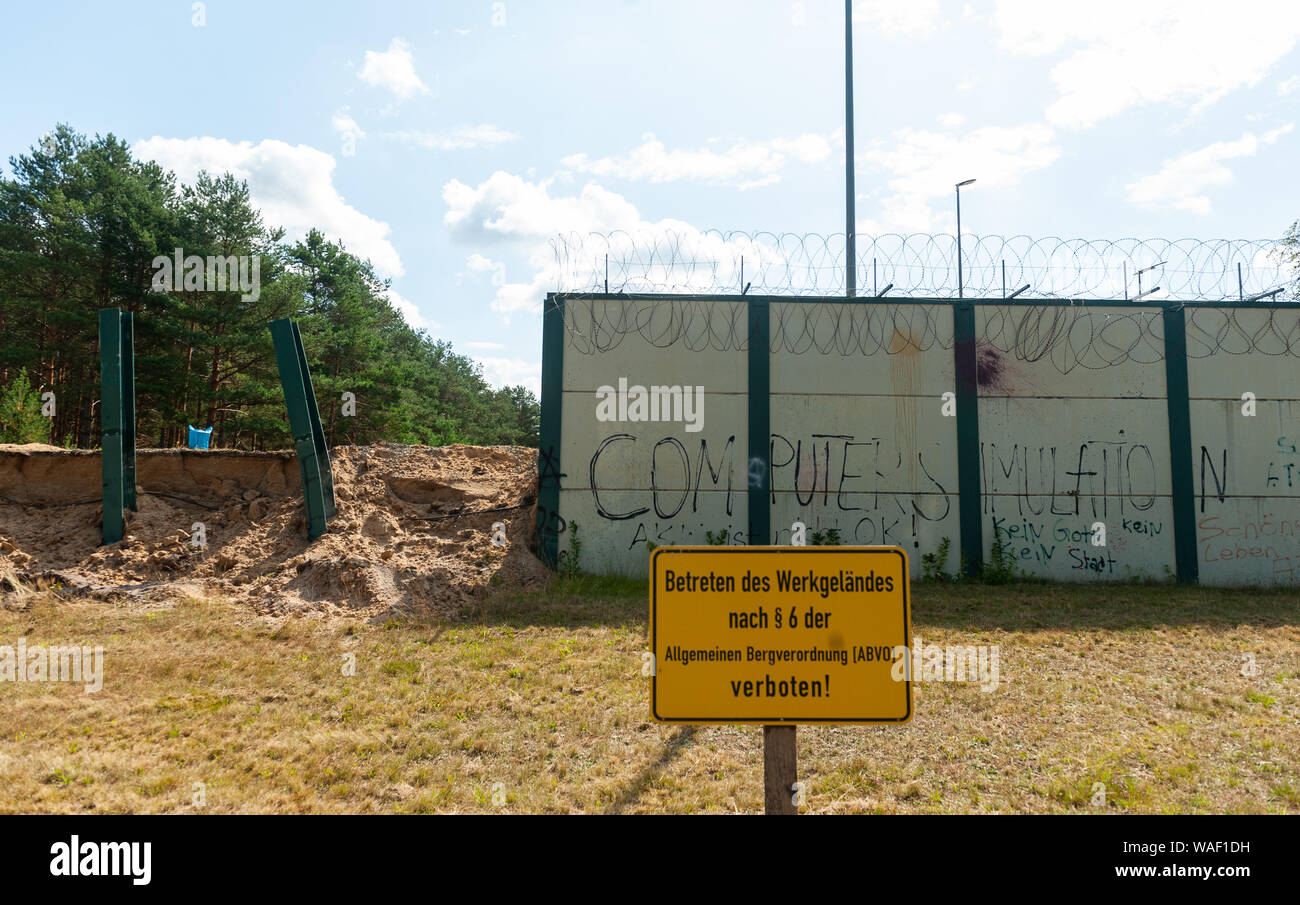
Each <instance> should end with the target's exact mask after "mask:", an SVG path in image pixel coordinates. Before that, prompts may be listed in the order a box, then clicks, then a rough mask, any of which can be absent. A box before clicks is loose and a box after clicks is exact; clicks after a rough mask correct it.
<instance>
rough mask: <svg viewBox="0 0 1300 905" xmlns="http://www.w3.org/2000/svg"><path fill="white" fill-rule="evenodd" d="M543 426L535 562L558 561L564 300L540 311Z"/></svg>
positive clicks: (550, 300) (554, 563)
mask: <svg viewBox="0 0 1300 905" xmlns="http://www.w3.org/2000/svg"><path fill="white" fill-rule="evenodd" d="M542 312H543V313H542V423H541V427H540V437H539V439H540V443H539V444H538V447H539V448H538V450H537V558H538V559H540V560H541V561H542V562H543V563H545V564H546V565H547V566H548V567H549V568H552V569H554V568H556V567H557V566H558V565H559V561H560V531H561V526H562V525H563V524H564V523H563V522H562V521H561V520H560V490H561V489H563V488H562V487H561V480H562V479H563V478H564V474H563V473H562V472H561V471H560V410H561V407H562V406H563V404H564V385H563V381H564V298H563V297H562V296H554V295H551V296H547V298H546V304H545V306H544V307H543V309H542Z"/></svg>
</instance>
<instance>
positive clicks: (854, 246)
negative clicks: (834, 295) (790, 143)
mask: <svg viewBox="0 0 1300 905" xmlns="http://www.w3.org/2000/svg"><path fill="white" fill-rule="evenodd" d="M844 153H845V161H844V166H845V171H846V172H845V176H846V177H847V178H846V179H845V191H844V203H845V215H844V232H845V235H846V239H847V242H848V247H847V248H846V249H845V255H846V256H847V258H848V260H847V261H846V262H845V271H844V276H845V287H846V290H847V294H848V297H849V298H853V297H854V296H855V295H857V294H858V273H857V271H858V241H857V239H858V237H857V235H856V232H857V213H856V210H855V208H856V199H855V198H854V188H853V0H844Z"/></svg>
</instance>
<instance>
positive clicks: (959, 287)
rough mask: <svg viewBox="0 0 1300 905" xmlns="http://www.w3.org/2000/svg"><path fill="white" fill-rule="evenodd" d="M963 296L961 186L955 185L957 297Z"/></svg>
mask: <svg viewBox="0 0 1300 905" xmlns="http://www.w3.org/2000/svg"><path fill="white" fill-rule="evenodd" d="M963 297H964V296H963V295H962V272H961V186H957V298H963Z"/></svg>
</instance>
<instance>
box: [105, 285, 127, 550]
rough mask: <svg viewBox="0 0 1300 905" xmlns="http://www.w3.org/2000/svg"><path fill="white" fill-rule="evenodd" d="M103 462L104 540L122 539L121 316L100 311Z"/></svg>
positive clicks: (116, 310)
mask: <svg viewBox="0 0 1300 905" xmlns="http://www.w3.org/2000/svg"><path fill="white" fill-rule="evenodd" d="M99 394H100V398H99V420H100V448H101V449H102V454H101V456H100V460H101V463H102V466H103V476H104V483H103V494H104V511H103V541H104V543H105V544H115V543H117V542H118V541H120V540H121V539H122V527H123V526H122V508H123V505H124V502H125V500H124V492H123V480H122V478H123V475H122V313H121V312H120V311H118V309H116V308H101V309H100V310H99Z"/></svg>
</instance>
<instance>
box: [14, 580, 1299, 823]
mask: <svg viewBox="0 0 1300 905" xmlns="http://www.w3.org/2000/svg"><path fill="white" fill-rule="evenodd" d="M644 595H645V591H644V584H643V583H641V582H635V583H628V582H616V581H599V580H590V579H584V580H582V581H580V582H577V583H572V582H570V583H557V584H556V585H554V586H553V587H552V588H551V589H550V590H548V591H547V592H545V593H542V594H536V595H531V596H528V597H518V596H515V597H508V596H507V597H501V598H498V599H497V600H496V601H494V602H493V603H492V604H490V605H489V606H488V608H487V610H486V612H485V613H480V614H479V615H478V616H477V617H475V618H471V619H466V620H464V621H461V622H457V623H449V624H441V625H419V624H410V623H407V624H402V625H387V626H375V625H368V624H365V623H360V622H357V623H347V622H341V621H330V622H323V621H319V620H308V619H290V620H287V621H269V620H266V619H259V618H256V617H253V616H251V615H250V614H249V612H248V611H247V610H246V609H244V608H239V607H236V606H234V605H232V604H228V603H222V602H219V601H199V600H191V601H186V602H183V603H179V604H176V605H173V606H168V607H155V608H146V607H141V606H138V605H137V606H127V605H124V604H123V605H109V604H103V603H89V602H77V601H60V600H57V599H55V598H54V597H53V595H51V594H50V593H44V594H31V595H26V596H24V597H23V598H21V599H19V598H18V597H17V596H16V595H14V594H10V595H9V597H8V607H7V608H6V609H4V610H2V611H0V645H13V644H15V643H16V641H17V639H18V637H19V636H20V635H26V637H27V643H28V645H29V646H30V645H36V644H45V645H52V644H78V645H90V646H94V645H102V646H103V647H104V649H105V651H106V666H105V682H104V688H103V690H102V691H100V692H98V693H95V694H86V693H84V692H83V690H82V688H81V687H79V686H70V685H66V684H53V683H46V684H41V685H36V684H9V683H4V684H0V811H3V812H33V811H37V812H74V813H77V812H82V813H84V812H88V811H93V812H190V811H202V812H205V813H223V812H308V811H323V812H474V811H486V812H494V811H501V812H663V811H669V812H732V811H740V812H755V811H758V810H761V808H762V772H761V762H762V749H761V732H760V731H759V730H758V729H756V728H738V727H727V726H720V727H705V728H680V727H669V726H660V725H657V724H653V723H650V722H649V721H648V716H647V711H648V704H647V696H648V694H647V687H646V680H645V679H643V678H641V676H640V652H641V650H643V649H644V647H645V643H646V642H645V635H646V626H645V618H646V617H645V609H646V607H645V596H644ZM913 620H914V628H915V631H916V634H918V635H920V636H921V637H922V638H924V639H925V641H926V642H936V643H940V644H948V643H953V644H957V643H960V644H975V643H991V644H998V645H1000V652H1001V687H1000V688H999V689H998V690H997V691H996V692H994V693H992V694H986V693H982V692H980V691H979V690H978V688H977V687H975V686H973V685H953V684H950V685H938V684H931V685H925V684H922V685H919V686H918V687H917V691H916V716H915V718H914V720H913V722H912V723H911V724H910V725H909V726H906V727H903V728H879V729H864V728H809V727H805V728H802V729H800V732H799V758H800V777H801V779H802V780H804V782H805V783H806V784H807V791H808V795H809V800H808V804H807V808H806V810H807V811H811V812H837V813H838V812H881V813H895V812H966V811H1006V812H1031V813H1042V812H1058V811H1077V812H1095V811H1099V810H1103V809H1102V808H1098V807H1096V806H1094V805H1092V804H1091V799H1092V794H1093V784H1094V783H1096V782H1102V783H1105V785H1106V788H1107V792H1108V803H1107V805H1106V807H1105V808H1104V810H1107V811H1110V812H1216V813H1218V812H1290V813H1296V812H1300V726H1298V724H1297V719H1298V718H1300V628H1297V626H1300V596H1298V595H1296V594H1295V593H1285V592H1235V591H1234V592H1224V591H1210V590H1196V589H1178V588H1169V587H1141V586H1126V587H1118V588H1107V589H1100V588H1081V587H1073V586H1070V587H1062V586H1051V585H1023V586H1009V587H997V588H985V587H966V586H960V587H953V586H946V585H921V586H918V587H917V588H916V589H915V598H914V615H913ZM1243 652H1251V653H1253V654H1254V655H1255V658H1256V662H1257V663H1258V664H1259V666H1260V674H1259V675H1258V676H1255V677H1253V678H1248V677H1243V676H1242V675H1241V674H1240V673H1241V668H1240V667H1241V654H1242V653H1243ZM348 653H351V654H355V661H356V675H355V676H352V677H348V676H345V675H343V672H342V665H343V662H344V654H348ZM196 783H202V784H203V787H204V794H205V801H204V803H203V806H202V807H196V806H195V804H194V791H195V784H196ZM497 783H500V784H501V785H500V786H497V785H496V784H497ZM494 791H497V792H500V793H503V794H504V797H505V801H504V804H495V803H494ZM495 797H496V798H497V800H498V801H499V800H500V795H497V796H495Z"/></svg>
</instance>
